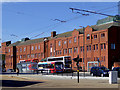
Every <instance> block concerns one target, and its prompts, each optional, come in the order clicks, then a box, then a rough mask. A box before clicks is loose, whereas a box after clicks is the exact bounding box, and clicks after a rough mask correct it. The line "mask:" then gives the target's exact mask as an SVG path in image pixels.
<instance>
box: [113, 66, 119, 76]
mask: <svg viewBox="0 0 120 90" xmlns="http://www.w3.org/2000/svg"><path fill="white" fill-rule="evenodd" d="M113 71H118V77H120V67H114V68H113Z"/></svg>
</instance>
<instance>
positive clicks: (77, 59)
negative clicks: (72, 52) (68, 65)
mask: <svg viewBox="0 0 120 90" xmlns="http://www.w3.org/2000/svg"><path fill="white" fill-rule="evenodd" d="M73 60H74V61H75V62H78V63H79V62H82V58H79V55H78V56H77V58H73Z"/></svg>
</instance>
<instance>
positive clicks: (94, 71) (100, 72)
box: [90, 66, 109, 77]
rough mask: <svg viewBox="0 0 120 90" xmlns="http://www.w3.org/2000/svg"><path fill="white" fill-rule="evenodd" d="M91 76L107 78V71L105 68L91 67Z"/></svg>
mask: <svg viewBox="0 0 120 90" xmlns="http://www.w3.org/2000/svg"><path fill="white" fill-rule="evenodd" d="M90 74H91V75H92V76H102V77H104V76H109V69H107V68H106V67H97V66H96V67H92V68H91V70H90Z"/></svg>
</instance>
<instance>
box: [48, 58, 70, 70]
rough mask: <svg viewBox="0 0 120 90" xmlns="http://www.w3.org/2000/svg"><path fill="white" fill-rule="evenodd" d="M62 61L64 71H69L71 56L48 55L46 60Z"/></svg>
mask: <svg viewBox="0 0 120 90" xmlns="http://www.w3.org/2000/svg"><path fill="white" fill-rule="evenodd" d="M55 61H58V62H63V65H64V72H71V71H72V60H71V56H60V57H48V58H47V62H55Z"/></svg>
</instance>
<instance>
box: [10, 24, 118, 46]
mask: <svg viewBox="0 0 120 90" xmlns="http://www.w3.org/2000/svg"><path fill="white" fill-rule="evenodd" d="M111 26H120V24H119V23H115V22H112V23H107V24H102V25H93V26H90V27H91V28H93V30H94V31H98V30H104V29H107V28H110V27H111ZM77 31H79V34H82V33H83V28H81V29H77ZM72 32H73V31H69V32H65V33H61V34H57V35H56V36H55V37H54V38H60V37H70V36H72ZM46 38H48V40H50V39H51V37H46ZM43 41H44V38H38V39H33V40H27V41H17V42H15V43H13V44H10V45H9V46H20V45H30V44H33V43H39V42H43Z"/></svg>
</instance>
